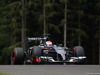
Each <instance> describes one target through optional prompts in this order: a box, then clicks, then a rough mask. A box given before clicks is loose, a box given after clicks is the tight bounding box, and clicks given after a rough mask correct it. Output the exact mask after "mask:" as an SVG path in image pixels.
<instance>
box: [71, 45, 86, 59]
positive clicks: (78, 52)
mask: <svg viewBox="0 0 100 75" xmlns="http://www.w3.org/2000/svg"><path fill="white" fill-rule="evenodd" d="M73 50H74V54H75V56H76V57H79V56H85V52H84V48H83V47H82V46H75V47H74V48H73Z"/></svg>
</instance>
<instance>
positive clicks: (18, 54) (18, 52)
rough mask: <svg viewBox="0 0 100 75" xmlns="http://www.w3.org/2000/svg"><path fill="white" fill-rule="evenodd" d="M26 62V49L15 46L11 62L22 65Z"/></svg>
mask: <svg viewBox="0 0 100 75" xmlns="http://www.w3.org/2000/svg"><path fill="white" fill-rule="evenodd" d="M23 63H24V50H23V48H20V47H17V48H14V49H13V51H12V55H11V64H13V65H22V64H23Z"/></svg>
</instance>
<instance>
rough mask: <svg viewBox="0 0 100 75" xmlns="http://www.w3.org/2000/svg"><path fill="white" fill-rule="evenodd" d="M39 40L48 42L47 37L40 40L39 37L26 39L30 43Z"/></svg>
mask: <svg viewBox="0 0 100 75" xmlns="http://www.w3.org/2000/svg"><path fill="white" fill-rule="evenodd" d="M40 40H44V41H46V40H48V37H44V38H40V37H32V38H31V37H28V42H31V41H40Z"/></svg>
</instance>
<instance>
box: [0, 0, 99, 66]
mask: <svg viewBox="0 0 100 75" xmlns="http://www.w3.org/2000/svg"><path fill="white" fill-rule="evenodd" d="M43 33H49V34H51V35H50V39H51V41H52V42H53V44H57V43H60V44H63V45H67V47H69V48H73V47H74V46H77V45H81V46H83V47H84V49H85V54H86V56H87V61H88V64H100V0H0V64H10V62H11V61H10V57H11V52H12V49H13V48H14V47H18V46H19V47H24V48H26V47H27V44H26V43H27V42H26V41H25V38H26V37H43ZM64 41H65V42H64Z"/></svg>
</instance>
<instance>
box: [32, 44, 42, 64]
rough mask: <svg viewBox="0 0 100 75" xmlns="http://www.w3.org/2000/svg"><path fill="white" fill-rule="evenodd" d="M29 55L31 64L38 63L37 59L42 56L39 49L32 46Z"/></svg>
mask: <svg viewBox="0 0 100 75" xmlns="http://www.w3.org/2000/svg"><path fill="white" fill-rule="evenodd" d="M31 53H32V54H31V64H37V63H39V57H40V56H41V55H42V49H41V47H38V46H34V47H33V48H32V52H31Z"/></svg>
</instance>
